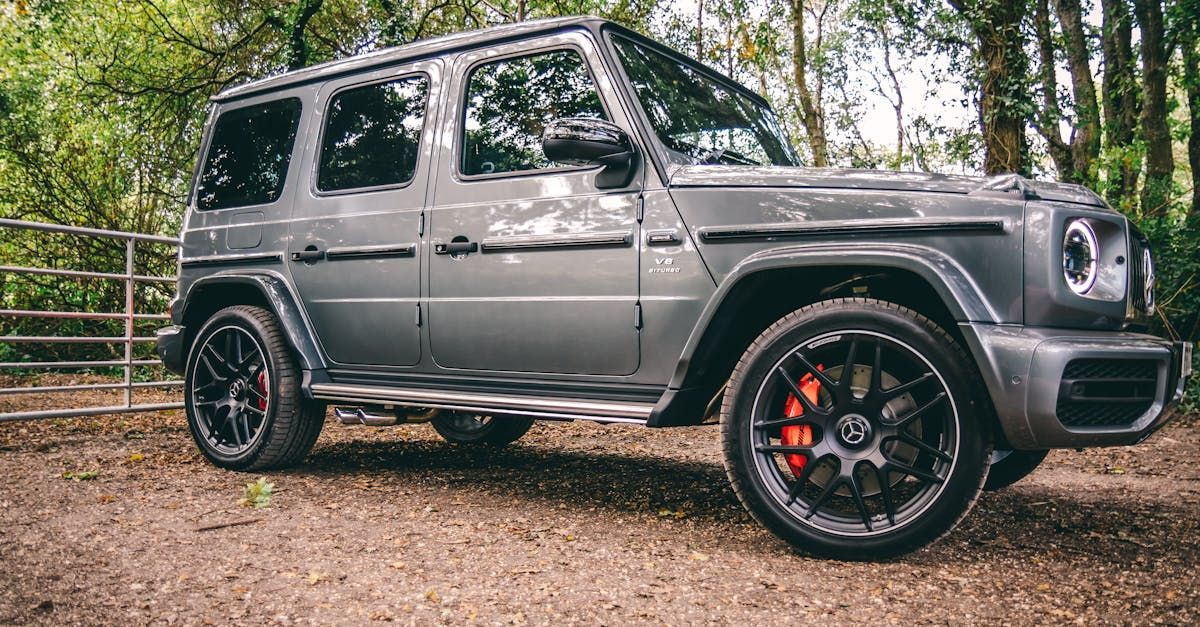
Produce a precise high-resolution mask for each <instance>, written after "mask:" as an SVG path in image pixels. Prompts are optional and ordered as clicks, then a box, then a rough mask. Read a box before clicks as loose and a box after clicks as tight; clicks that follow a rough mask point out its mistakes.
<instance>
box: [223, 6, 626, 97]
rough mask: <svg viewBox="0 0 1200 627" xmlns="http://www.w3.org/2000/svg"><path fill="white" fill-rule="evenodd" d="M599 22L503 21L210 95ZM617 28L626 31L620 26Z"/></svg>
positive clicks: (265, 88)
mask: <svg viewBox="0 0 1200 627" xmlns="http://www.w3.org/2000/svg"><path fill="white" fill-rule="evenodd" d="M602 25H611V26H617V24H615V23H614V22H610V21H608V20H605V19H602V18H598V17H594V16H580V17H558V18H548V19H541V20H530V21H528V22H520V23H517V24H504V25H501V26H493V27H491V28H484V29H481V30H473V31H465V32H461V33H453V34H450V35H443V36H441V37H431V38H429V39H421V40H418V41H414V42H412V43H409V44H404V45H403V46H396V47H393V48H384V49H382V50H376V51H374V52H369V53H366V54H361V55H357V56H353V57H347V58H345V59H339V60H336V61H329V62H327V63H321V64H318V65H313V66H310V67H306V68H302V69H299V70H293V71H291V72H286V73H284V74H279V75H276V76H271V77H268V78H263V79H259V80H256V81H251V82H249V83H243V84H241V85H237V86H234V87H230V88H228V89H226V90H224V91H222V92H220V93H219V94H217V95H215V96H213V97H212V99H213V100H214V101H216V102H227V101H230V100H237V99H240V98H245V97H248V96H252V95H256V94H261V93H264V92H270V91H274V90H278V89H283V88H285V87H292V86H295V85H300V84H303V83H308V82H313V81H319V80H325V79H328V78H331V77H334V76H339V75H343V74H352V73H355V72H360V71H363V70H366V69H370V68H373V67H379V66H385V65H392V64H395V63H400V62H403V61H409V60H413V59H419V58H424V57H431V56H436V55H439V54H443V53H446V52H451V51H456V50H463V49H467V48H476V47H480V46H486V45H490V44H494V43H498V42H501V41H506V40H510V39H519V38H525V37H530V36H533V35H538V34H542V33H547V32H556V31H562V30H564V29H568V28H572V27H589V28H599V27H600V26H602ZM618 28H619V26H618ZM621 30H623V31H627V29H624V28H622V29H621Z"/></svg>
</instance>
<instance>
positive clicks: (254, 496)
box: [241, 477, 275, 509]
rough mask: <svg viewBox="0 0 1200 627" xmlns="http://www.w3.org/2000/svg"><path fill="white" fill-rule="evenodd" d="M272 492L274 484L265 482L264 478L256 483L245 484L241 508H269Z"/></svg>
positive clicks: (260, 478)
mask: <svg viewBox="0 0 1200 627" xmlns="http://www.w3.org/2000/svg"><path fill="white" fill-rule="evenodd" d="M274 490H275V484H274V483H271V482H269V481H267V478H266V477H259V478H258V481H253V482H251V483H247V484H246V487H245V489H244V491H243V495H242V500H241V504H242V507H253V508H255V509H258V508H262V507H269V506H270V505H271V492H272V491H274Z"/></svg>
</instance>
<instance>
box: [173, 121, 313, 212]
mask: <svg viewBox="0 0 1200 627" xmlns="http://www.w3.org/2000/svg"><path fill="white" fill-rule="evenodd" d="M299 120H300V101H299V100H298V99H296V98H290V99H288V100H278V101H275V102H268V103H265V104H261V105H255V106H252V107H243V108H241V109H233V110H232V111H226V112H225V113H222V114H221V117H219V118H217V124H216V128H215V129H213V134H212V143H211V145H210V147H209V149H208V158H207V159H205V161H204V170H203V171H202V172H201V174H200V184H199V187H198V188H197V191H196V206H197V207H199V208H200V209H223V208H225V207H240V206H242V205H259V204H264V203H269V202H275V200H277V199H278V198H279V194H280V193H282V192H283V181H284V179H286V178H287V170H288V163H289V162H290V161H291V160H292V143H293V142H294V141H295V139H296V123H297V122H298V121H299Z"/></svg>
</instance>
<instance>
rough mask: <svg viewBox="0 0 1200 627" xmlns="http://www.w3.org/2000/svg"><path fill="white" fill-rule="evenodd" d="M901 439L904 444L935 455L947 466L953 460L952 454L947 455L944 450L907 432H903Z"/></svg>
mask: <svg viewBox="0 0 1200 627" xmlns="http://www.w3.org/2000/svg"><path fill="white" fill-rule="evenodd" d="M899 437H900V440H901V441H902V442H905V443H907V444H911V445H913V446H915V447H917V448H919V449H921V450H922V451H924V452H926V453H929V454H930V455H933V456H934V457H936V458H938V459H940V460H942V461H944V462H946V463H947V464H948V463H950V462H951V460H953V458H952V457H950V454H949V453H947V452H946V451H943V450H942V449H940V448H938V447H936V446H934V445H932V444H930V443H928V442H926V441H925V440H922V439H921V438H918V437H917V436H915V435H913V434H911V433H909V432H907V431H901V432H900V436H899Z"/></svg>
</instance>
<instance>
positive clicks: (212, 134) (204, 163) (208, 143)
mask: <svg viewBox="0 0 1200 627" xmlns="http://www.w3.org/2000/svg"><path fill="white" fill-rule="evenodd" d="M285 102H294V103H295V105H296V120H295V123H294V126H293V129H292V140H291V145H290V146H289V147H288V151H287V163H286V164H285V165H284V168H283V172H280V177H279V178H280V185H279V189H278V190H276V192H275V196H274V197H273V198H271V199H270V200H267V201H266V202H252V203H245V204H236V205H227V206H223V207H202V206H200V187H201V184H202V182H203V180H204V173H205V172H206V171H207V170H208V158H209V156H211V155H210V153H211V152H212V147H213V140H215V139H216V135H217V130H218V127H219V126H220V123H221V118H223V117H225V115H227V114H229V113H233V112H234V111H241V110H243V109H250V108H253V107H262V106H265V105H271V104H275V103H285ZM304 115H305V110H304V100H302V99H301V98H300V97H299V96H297V95H292V96H287V97H285V98H268V99H265V100H261V101H258V102H252V103H249V104H245V105H243V106H240V107H232V108H229V109H224V110H221V111H217V112H216V116H215V117H214V118H213V120H212V128H211V130H208V131H207V137H206V139H205V141H204V153H203V155H202V156H201V158H200V159H199V160H198V161H199V166H198V167H197V171H196V178H195V183H194V184H193V185H192V197H191V201H190V202H189V203H188V204H189V205H191V206H192V207H193V208H194V210H195V211H199V212H204V213H209V212H214V211H225V210H227V209H244V208H246V207H266V206H268V205H273V204H275V203H277V202H279V199H280V198H283V193H284V192H285V191H287V185H288V176H289V175H290V174H291V172H292V161H293V160H294V159H295V157H296V144H297V141H296V140H298V139H300V138H301V130H302V129H301V124H302V123H303V122H304Z"/></svg>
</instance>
